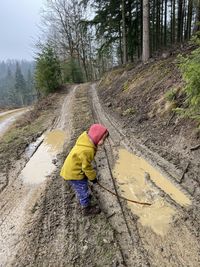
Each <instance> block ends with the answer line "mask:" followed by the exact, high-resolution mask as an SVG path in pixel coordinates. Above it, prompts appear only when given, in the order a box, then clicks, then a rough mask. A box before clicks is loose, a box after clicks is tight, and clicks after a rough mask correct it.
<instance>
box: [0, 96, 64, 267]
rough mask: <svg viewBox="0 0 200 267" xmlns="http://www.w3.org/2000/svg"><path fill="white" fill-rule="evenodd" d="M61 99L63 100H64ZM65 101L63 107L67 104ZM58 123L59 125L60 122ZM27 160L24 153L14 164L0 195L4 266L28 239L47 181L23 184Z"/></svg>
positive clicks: (0, 262) (2, 261) (1, 247)
mask: <svg viewBox="0 0 200 267" xmlns="http://www.w3.org/2000/svg"><path fill="white" fill-rule="evenodd" d="M66 99H67V97H66V94H65V100H66ZM61 101H62V102H63V100H61ZM65 102H66V101H64V103H63V107H65V105H66V103H65ZM52 125H53V124H52ZM56 125H57V126H59V125H58V124H56ZM54 126H55V123H54ZM36 150H37V148H36ZM27 162H28V158H27V156H26V155H22V157H21V158H20V159H19V160H18V161H17V162H16V164H13V167H12V168H11V170H10V171H9V173H8V177H9V179H8V181H9V182H8V185H7V187H6V188H5V189H4V191H3V192H2V193H1V195H0V200H1V210H0V218H1V221H0V223H1V224H0V235H1V246H0V255H1V260H0V265H1V264H2V265H3V266H5V265H6V266H7V265H8V266H9V262H11V261H12V258H13V257H14V255H15V251H16V250H17V247H18V246H19V245H20V243H23V239H26V236H25V235H23V237H22V233H23V231H24V228H23V227H24V224H25V223H27V221H28V220H29V219H30V217H31V215H32V212H33V210H34V208H35V203H37V199H38V198H40V194H42V192H43V191H44V189H45V183H44V184H42V185H39V186H36V187H35V186H33V187H31V186H26V185H24V184H23V181H22V179H21V178H20V177H19V174H20V173H21V170H22V169H23V168H24V167H25V165H26V163H27ZM28 214H29V216H28ZM4 240H5V241H4Z"/></svg>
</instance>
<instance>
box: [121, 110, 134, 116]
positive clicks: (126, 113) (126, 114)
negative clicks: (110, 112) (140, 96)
mask: <svg viewBox="0 0 200 267" xmlns="http://www.w3.org/2000/svg"><path fill="white" fill-rule="evenodd" d="M133 114H135V110H134V109H133V108H127V109H126V110H125V111H123V112H122V115H123V116H128V115H133Z"/></svg>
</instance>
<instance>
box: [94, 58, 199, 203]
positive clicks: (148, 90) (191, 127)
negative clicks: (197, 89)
mask: <svg viewBox="0 0 200 267" xmlns="http://www.w3.org/2000/svg"><path fill="white" fill-rule="evenodd" d="M97 87H98V94H99V97H100V101H101V104H102V105H103V107H104V109H105V111H106V112H107V113H110V114H112V115H113V116H114V117H115V118H116V119H117V120H118V121H119V122H120V124H121V126H122V127H123V128H124V129H125V130H126V134H127V135H129V136H130V137H131V136H134V138H136V139H137V140H138V142H139V143H141V144H144V145H145V146H146V147H148V148H149V149H150V150H152V151H154V152H155V153H158V154H159V155H160V156H161V157H162V158H165V159H166V160H167V161H169V162H171V163H172V164H173V165H174V166H175V167H176V169H177V175H175V177H174V179H175V180H176V181H177V182H178V183H180V184H181V185H182V186H183V187H184V188H185V190H187V191H188V193H189V194H191V195H192V196H193V197H194V198H195V200H196V201H197V202H198V201H199V200H200V189H199V188H200V180H199V177H200V161H199V158H200V149H199V148H200V147H199V146H198V145H199V144H200V128H199V123H198V122H197V121H195V120H192V119H186V118H181V117H180V116H179V115H178V114H176V113H175V112H174V111H173V109H174V108H176V107H181V106H182V104H183V99H182V95H181V94H180V91H181V90H180V89H181V88H182V87H183V81H182V79H181V75H180V73H179V71H178V68H177V64H176V57H175V56H173V57H169V58H167V59H162V60H157V61H154V62H152V63H149V64H146V65H142V64H141V65H138V66H137V67H135V68H132V69H129V70H127V69H118V70H114V71H111V72H109V73H107V74H106V75H105V76H104V77H103V78H102V80H101V81H100V82H99V83H98V86H97ZM173 92H176V96H175V94H174V95H173V96H172V95H171V96H172V97H171V100H170V101H169V100H168V99H169V95H170V94H173ZM195 147H196V148H197V149H193V148H195Z"/></svg>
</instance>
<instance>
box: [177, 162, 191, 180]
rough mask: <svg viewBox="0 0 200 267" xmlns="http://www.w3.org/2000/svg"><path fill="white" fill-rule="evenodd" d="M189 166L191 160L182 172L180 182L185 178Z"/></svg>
mask: <svg viewBox="0 0 200 267" xmlns="http://www.w3.org/2000/svg"><path fill="white" fill-rule="evenodd" d="M189 166H190V162H188V163H187V165H186V167H185V170H184V171H183V173H182V175H181V179H180V181H179V183H180V184H181V183H182V181H183V178H184V176H185V174H186V172H188V168H189Z"/></svg>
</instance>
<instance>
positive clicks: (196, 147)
mask: <svg viewBox="0 0 200 267" xmlns="http://www.w3.org/2000/svg"><path fill="white" fill-rule="evenodd" d="M199 148H200V144H198V145H196V146H193V147H191V148H190V150H191V151H194V150H197V149H199Z"/></svg>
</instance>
